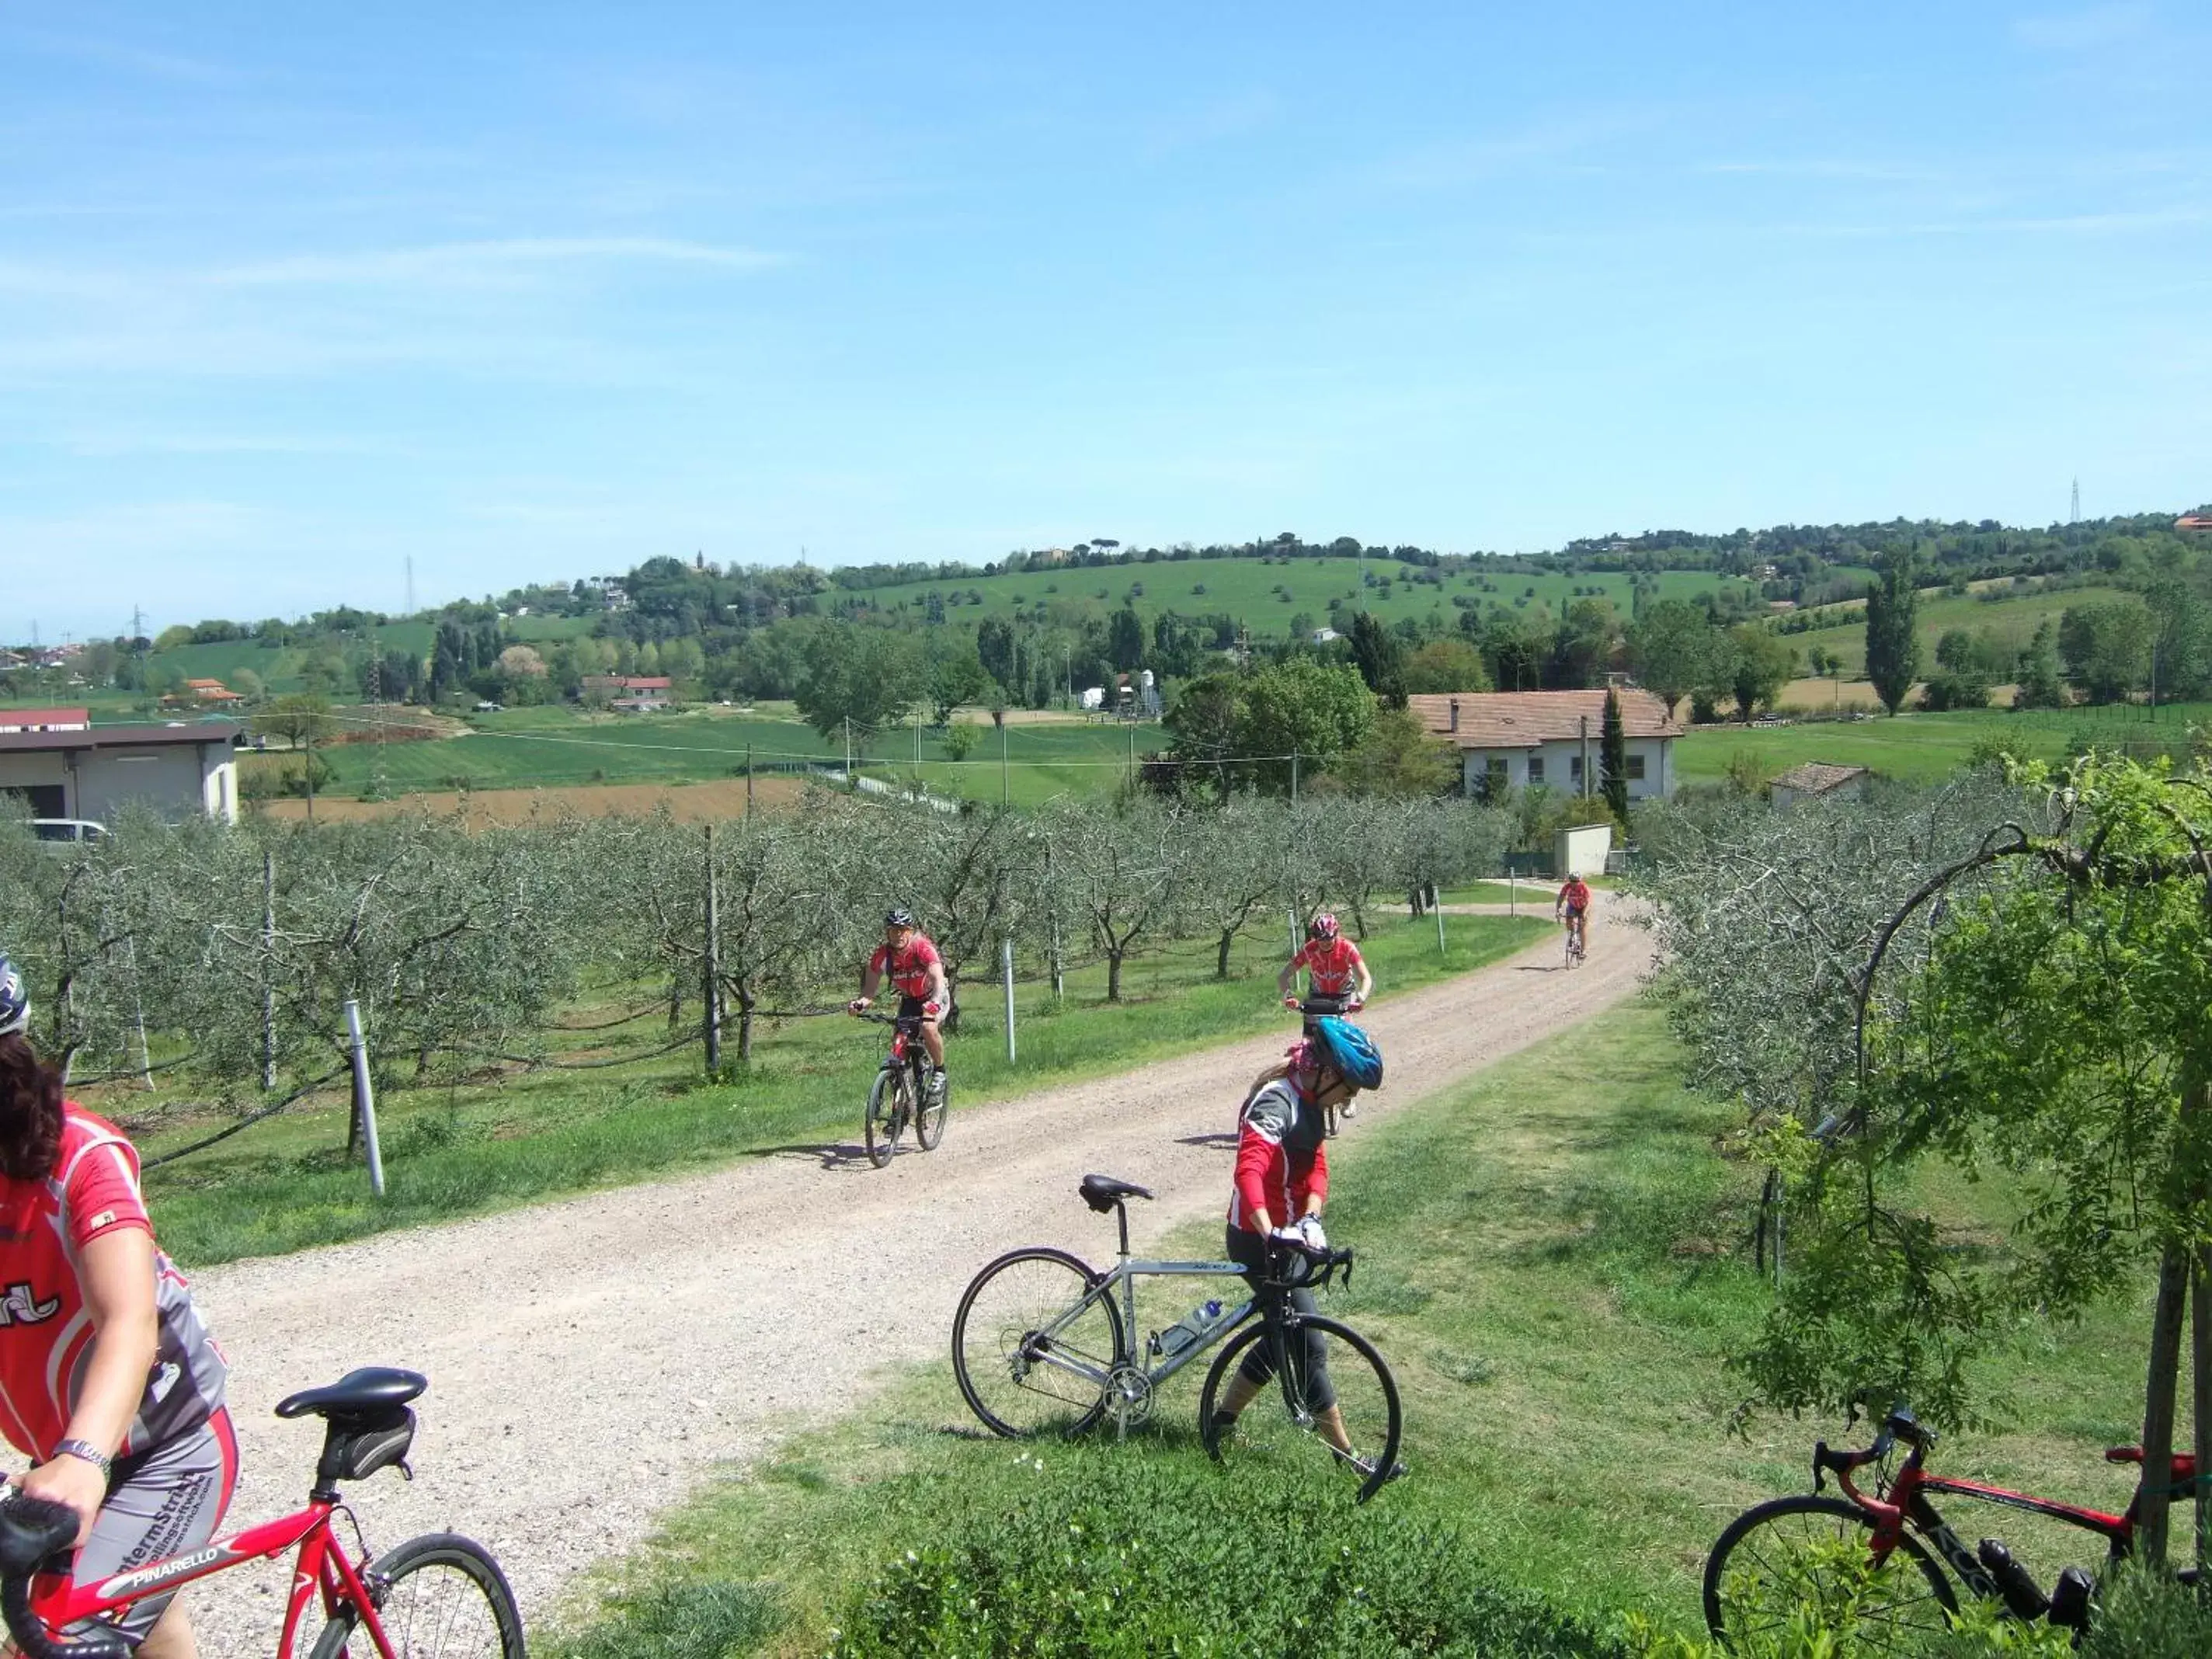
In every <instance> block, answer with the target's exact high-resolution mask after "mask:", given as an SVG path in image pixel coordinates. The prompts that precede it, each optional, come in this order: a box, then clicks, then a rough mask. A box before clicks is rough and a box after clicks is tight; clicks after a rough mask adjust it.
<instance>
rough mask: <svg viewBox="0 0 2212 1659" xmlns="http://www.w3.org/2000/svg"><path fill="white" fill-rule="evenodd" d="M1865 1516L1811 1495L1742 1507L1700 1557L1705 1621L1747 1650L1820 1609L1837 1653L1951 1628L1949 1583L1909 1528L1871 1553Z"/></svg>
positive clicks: (1895, 1648) (1886, 1648)
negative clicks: (1891, 1545) (1884, 1551)
mask: <svg viewBox="0 0 2212 1659" xmlns="http://www.w3.org/2000/svg"><path fill="white" fill-rule="evenodd" d="M1873 1541H1874V1528H1872V1527H1871V1526H1870V1525H1869V1524H1868V1521H1867V1517H1866V1514H1865V1512H1864V1511H1863V1510H1860V1509H1859V1508H1858V1507H1857V1505H1856V1504H1850V1503H1848V1502H1846V1501H1845V1500H1844V1499H1843V1498H1816V1497H1814V1496H1812V1495H1811V1494H1810V1493H1804V1494H1801V1495H1799V1496H1797V1497H1796V1498H1776V1499H1775V1500H1774V1501H1773V1502H1772V1503H1771V1504H1758V1505H1757V1506H1755V1507H1754V1508H1752V1509H1747V1510H1745V1511H1744V1512H1743V1513H1742V1514H1741V1515H1739V1516H1736V1518H1735V1520H1734V1521H1732V1522H1729V1528H1728V1530H1727V1531H1726V1532H1724V1533H1723V1534H1721V1535H1720V1541H1719V1542H1717V1543H1716V1544H1715V1545H1714V1546H1713V1550H1712V1553H1711V1555H1708V1556H1707V1557H1706V1558H1705V1623H1706V1625H1707V1626H1709V1627H1710V1628H1711V1631H1712V1633H1713V1634H1714V1635H1715V1636H1716V1637H1717V1638H1719V1639H1720V1640H1721V1641H1722V1642H1723V1643H1724V1644H1727V1645H1728V1646H1729V1647H1730V1648H1734V1649H1736V1650H1741V1651H1750V1650H1757V1649H1758V1648H1759V1638H1760V1637H1761V1636H1763V1635H1767V1634H1770V1633H1771V1632H1778V1631H1780V1630H1782V1629H1783V1628H1784V1626H1787V1625H1788V1624H1789V1623H1790V1621H1791V1620H1793V1619H1795V1618H1796V1617H1798V1616H1799V1610H1800V1609H1801V1608H1803V1607H1817V1608H1818V1609H1819V1610H1820V1625H1821V1628H1823V1629H1824V1630H1830V1631H1833V1632H1835V1633H1836V1635H1837V1638H1838V1651H1839V1652H1847V1653H1857V1652H1859V1651H1861V1650H1862V1649H1864V1650H1868V1651H1875V1652H1899V1653H1901V1652H1904V1651H1906V1650H1909V1649H1912V1648H1914V1647H1915V1645H1916V1644H1917V1642H1918V1641H1919V1639H1920V1638H1922V1637H1923V1636H1925V1635H1929V1634H1934V1633H1940V1632H1942V1631H1943V1630H1945V1629H1946V1628H1948V1626H1949V1624H1950V1619H1951V1615H1952V1614H1953V1613H1955V1612H1957V1611H1958V1607H1959V1602H1958V1598H1957V1597H1956V1596H1955V1595H1954V1594H1953V1593H1952V1589H1951V1581H1950V1579H1949V1578H1948V1577H1946V1576H1945V1574H1944V1571H1943V1569H1942V1567H1940V1566H1938V1565H1936V1559H1935V1558H1934V1557H1933V1556H1931V1555H1929V1553H1928V1552H1927V1551H1926V1550H1925V1549H1923V1547H1921V1544H1920V1541H1919V1540H1917V1538H1914V1537H1913V1536H1912V1535H1911V1534H1909V1533H1908V1534H1905V1535H1904V1536H1903V1537H1901V1538H1899V1540H1898V1541H1897V1547H1896V1548H1895V1549H1893V1550H1892V1551H1891V1552H1890V1553H1889V1554H1888V1555H1887V1557H1886V1558H1885V1559H1881V1560H1880V1561H1877V1560H1875V1556H1874V1550H1873Z"/></svg>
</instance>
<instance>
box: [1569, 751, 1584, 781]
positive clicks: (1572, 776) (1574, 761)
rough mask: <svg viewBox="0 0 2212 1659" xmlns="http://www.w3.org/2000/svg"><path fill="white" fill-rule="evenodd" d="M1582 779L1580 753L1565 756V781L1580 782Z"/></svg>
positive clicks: (1581, 758)
mask: <svg viewBox="0 0 2212 1659" xmlns="http://www.w3.org/2000/svg"><path fill="white" fill-rule="evenodd" d="M1567 781H1568V782H1570V783H1580V782H1581V781H1583V757H1581V756H1580V755H1570V756H1568V757H1567Z"/></svg>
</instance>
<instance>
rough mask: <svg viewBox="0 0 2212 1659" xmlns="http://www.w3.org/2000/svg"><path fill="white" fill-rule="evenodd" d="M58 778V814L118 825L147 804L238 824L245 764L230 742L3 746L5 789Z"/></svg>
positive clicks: (0, 777)
mask: <svg viewBox="0 0 2212 1659" xmlns="http://www.w3.org/2000/svg"><path fill="white" fill-rule="evenodd" d="M57 784H58V785H59V786H61V787H62V790H63V805H62V811H60V812H59V813H58V814H54V815H52V816H58V817H65V818H90V819H92V820H93V821H94V822H95V823H113V822H114V821H115V819H116V818H117V817H118V815H120V814H121V812H122V811H123V810H124V808H125V807H126V806H130V805H145V806H149V807H151V808H152V809H153V810H154V811H156V812H159V813H161V815H162V816H163V817H182V816H184V815H185V814H186V813H190V812H195V811H197V812H200V813H203V814H204V815H205V816H206V817H211V818H215V819H216V820H218V821H219V822H221V823H237V822H238V763H237V761H236V760H235V758H234V756H233V753H232V750H231V746H230V744H228V743H215V742H211V743H206V744H196V743H173V744H147V745H146V746H144V747H143V748H137V749H132V748H123V747H117V748H112V749H110V748H105V747H103V748H99V749H87V750H75V751H67V750H0V791H4V790H9V789H15V788H18V787H33V786H37V785H49V786H51V785H57Z"/></svg>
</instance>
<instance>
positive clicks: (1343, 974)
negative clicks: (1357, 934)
mask: <svg viewBox="0 0 2212 1659" xmlns="http://www.w3.org/2000/svg"><path fill="white" fill-rule="evenodd" d="M1359 966H1360V963H1359V947H1358V945H1354V944H1353V943H1352V941H1351V940H1350V939H1346V938H1345V937H1344V935H1343V934H1341V933H1339V934H1338V935H1337V936H1336V937H1335V938H1334V939H1308V940H1307V941H1306V942H1305V944H1304V945H1302V946H1300V947H1299V950H1298V953H1297V955H1296V956H1294V957H1291V972H1292V973H1296V972H1297V970H1298V969H1301V968H1303V969H1305V970H1306V979H1307V982H1308V983H1309V984H1310V985H1311V986H1312V987H1313V994H1314V995H1316V996H1317V997H1344V996H1350V995H1351V994H1352V992H1353V991H1354V990H1356V989H1358V985H1359Z"/></svg>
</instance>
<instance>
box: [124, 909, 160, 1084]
mask: <svg viewBox="0 0 2212 1659" xmlns="http://www.w3.org/2000/svg"><path fill="white" fill-rule="evenodd" d="M124 949H125V951H128V952H129V956H130V962H131V1017H132V1018H134V1019H136V1020H137V1022H138V1080H139V1082H140V1083H142V1084H143V1085H145V1088H146V1091H147V1092H148V1093H149V1094H150V1093H152V1092H153V1089H154V1056H153V1054H151V1053H150V1052H149V1051H148V1049H147V1047H146V999H145V998H144V996H143V995H142V994H140V991H139V988H138V936H137V934H136V933H133V934H131V936H130V937H129V938H128V939H126V940H125V942H124Z"/></svg>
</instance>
